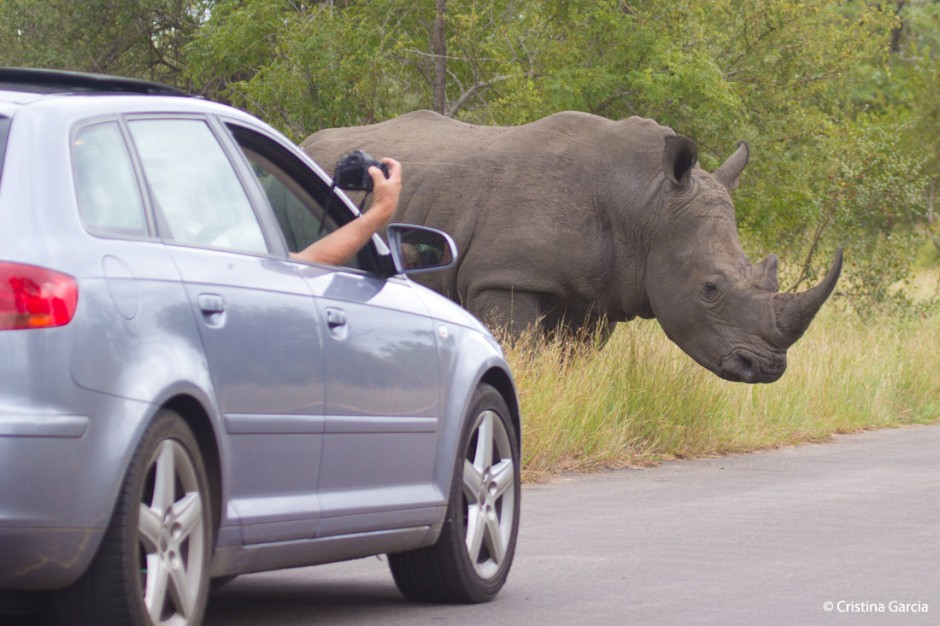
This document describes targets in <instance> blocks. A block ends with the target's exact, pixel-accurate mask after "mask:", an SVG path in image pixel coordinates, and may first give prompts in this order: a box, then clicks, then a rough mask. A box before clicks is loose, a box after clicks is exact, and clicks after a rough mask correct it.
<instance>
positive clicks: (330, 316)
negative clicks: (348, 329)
mask: <svg viewBox="0 0 940 626" xmlns="http://www.w3.org/2000/svg"><path fill="white" fill-rule="evenodd" d="M326 325H327V326H329V327H330V330H335V329H337V328H340V327H342V326H345V325H346V313H344V312H343V311H342V310H341V309H333V308H329V309H327V310H326Z"/></svg>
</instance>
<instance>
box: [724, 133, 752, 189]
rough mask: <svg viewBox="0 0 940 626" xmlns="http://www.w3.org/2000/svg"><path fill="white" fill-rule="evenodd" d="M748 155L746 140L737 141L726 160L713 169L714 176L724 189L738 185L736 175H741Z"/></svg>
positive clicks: (748, 149) (749, 153)
mask: <svg viewBox="0 0 940 626" xmlns="http://www.w3.org/2000/svg"><path fill="white" fill-rule="evenodd" d="M750 155H751V150H750V148H749V147H748V145H747V142H746V141H739V142H738V149H737V150H735V151H734V154H732V155H731V156H730V157H728V160H727V161H725V162H724V163H723V164H722V165H721V167H719V168H718V169H717V170H715V178H717V179H718V182H720V183H721V184H722V185H724V186H725V189H727V190H729V191H730V190H732V189H734V188H735V187H737V186H738V177H739V176H740V175H741V172H743V171H744V166H745V165H747V160H748V157H749V156H750Z"/></svg>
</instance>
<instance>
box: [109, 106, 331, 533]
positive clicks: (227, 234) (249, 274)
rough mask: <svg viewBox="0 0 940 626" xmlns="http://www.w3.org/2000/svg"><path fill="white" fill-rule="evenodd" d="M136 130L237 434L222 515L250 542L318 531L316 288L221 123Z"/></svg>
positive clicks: (177, 122)
mask: <svg viewBox="0 0 940 626" xmlns="http://www.w3.org/2000/svg"><path fill="white" fill-rule="evenodd" d="M127 126H128V128H129V130H130V134H131V136H132V138H133V141H134V144H135V145H136V149H137V152H138V154H139V157H140V161H141V164H142V167H143V170H144V173H145V177H146V179H147V183H148V185H149V188H150V192H151V197H152V202H153V204H154V208H155V214H156V216H157V221H158V229H159V232H160V233H161V236H162V238H163V239H164V241H165V243H167V244H169V245H168V246H167V248H168V250H169V251H170V254H171V256H172V258H173V260H174V262H175V263H176V265H177V267H178V269H179V273H180V276H181V277H182V280H183V283H184V286H185V289H186V293H187V295H188V297H189V300H190V304H191V306H192V310H193V314H194V316H195V317H196V323H197V326H198V327H199V332H200V335H201V338H202V343H203V346H204V349H205V354H206V358H207V360H208V362H209V369H210V371H211V376H212V382H213V385H214V388H215V393H216V397H217V401H218V405H219V411H220V413H221V415H222V420H223V423H224V428H225V432H226V435H227V441H228V454H227V455H226V456H225V461H224V462H223V463H224V467H223V468H222V469H223V476H225V477H227V479H228V480H227V481H226V484H227V488H228V494H227V500H228V502H229V510H228V511H226V512H225V513H224V516H225V517H227V518H232V519H236V518H237V519H238V520H240V523H241V527H242V540H243V542H244V543H249V544H250V543H260V542H269V541H276V540H287V539H295V538H309V537H313V536H315V534H316V532H317V526H318V518H319V515H320V508H321V507H320V504H319V499H318V497H317V494H316V486H317V475H318V470H319V465H320V449H321V443H322V432H323V427H324V420H323V394H324V386H323V355H322V346H321V343H320V336H319V332H318V328H319V322H318V313H317V309H316V306H315V304H314V301H313V299H312V298H311V296H310V291H309V288H308V287H307V285H306V283H305V281H304V280H303V279H302V278H301V277H300V276H299V275H298V274H297V272H296V268H295V266H294V264H293V263H291V262H289V261H287V260H286V259H284V258H281V256H282V255H275V254H272V252H271V251H272V248H276V247H277V246H276V245H275V244H273V243H272V242H271V241H269V237H268V236H266V234H265V229H264V228H262V226H261V224H260V223H259V218H258V215H257V213H256V209H255V206H254V205H255V204H256V202H253V201H252V196H251V192H250V190H251V189H252V186H251V184H250V181H248V180H246V172H244V171H240V170H239V166H238V163H240V161H239V160H238V158H237V157H236V158H235V159H233V158H232V157H233V156H235V155H234V154H233V153H232V152H231V150H227V148H226V145H227V144H226V141H227V134H226V133H225V131H224V130H223V129H222V128H221V126H216V123H215V122H214V121H213V120H211V119H210V118H200V117H157V118H155V117H146V118H135V119H129V120H127ZM224 525H225V521H224V520H223V526H224Z"/></svg>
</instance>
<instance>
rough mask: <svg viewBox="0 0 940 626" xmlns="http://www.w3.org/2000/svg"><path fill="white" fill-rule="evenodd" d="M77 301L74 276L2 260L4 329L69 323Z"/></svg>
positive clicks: (0, 294) (0, 290) (1, 319)
mask: <svg viewBox="0 0 940 626" xmlns="http://www.w3.org/2000/svg"><path fill="white" fill-rule="evenodd" d="M77 304H78V282H77V281H76V280H75V279H74V278H72V277H71V276H68V275H67V274H62V273H60V272H55V271H53V270H47V269H45V268H42V267H36V266H35V265H21V264H19V263H3V262H0V330H16V329H22V328H52V327H54V326H65V325H66V324H68V323H69V322H71V321H72V317H73V316H74V315H75V307H76V305H77Z"/></svg>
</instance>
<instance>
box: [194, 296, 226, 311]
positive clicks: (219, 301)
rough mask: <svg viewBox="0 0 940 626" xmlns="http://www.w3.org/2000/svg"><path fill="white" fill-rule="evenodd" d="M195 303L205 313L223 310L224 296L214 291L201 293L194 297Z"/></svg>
mask: <svg viewBox="0 0 940 626" xmlns="http://www.w3.org/2000/svg"><path fill="white" fill-rule="evenodd" d="M196 303H197V304H198V305H199V310H201V311H202V312H203V313H205V314H206V315H213V314H216V313H224V312H225V298H223V297H222V296H220V295H219V294H216V293H201V294H199V297H198V298H196Z"/></svg>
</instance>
